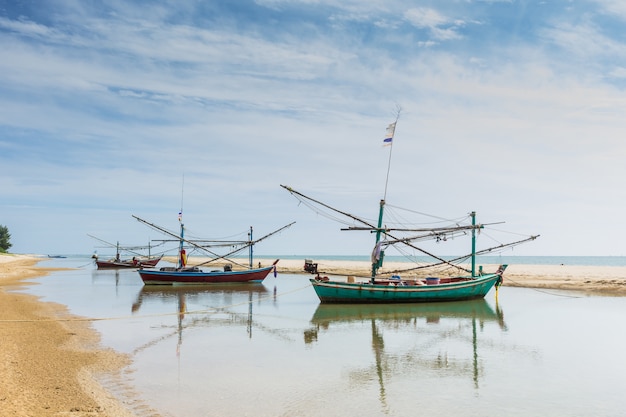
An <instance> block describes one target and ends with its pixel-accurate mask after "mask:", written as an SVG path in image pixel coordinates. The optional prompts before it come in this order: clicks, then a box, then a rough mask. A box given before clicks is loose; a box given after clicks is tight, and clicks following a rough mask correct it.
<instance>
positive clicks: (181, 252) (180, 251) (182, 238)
mask: <svg viewBox="0 0 626 417" xmlns="http://www.w3.org/2000/svg"><path fill="white" fill-rule="evenodd" d="M178 222H179V223H180V239H179V240H180V243H179V245H178V268H179V269H182V268H184V267H185V265H184V261H183V256H184V255H185V249H184V248H183V243H184V242H185V225H184V224H183V217H182V210H181V212H180V214H179V215H178Z"/></svg>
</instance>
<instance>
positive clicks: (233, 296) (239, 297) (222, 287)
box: [131, 283, 269, 353]
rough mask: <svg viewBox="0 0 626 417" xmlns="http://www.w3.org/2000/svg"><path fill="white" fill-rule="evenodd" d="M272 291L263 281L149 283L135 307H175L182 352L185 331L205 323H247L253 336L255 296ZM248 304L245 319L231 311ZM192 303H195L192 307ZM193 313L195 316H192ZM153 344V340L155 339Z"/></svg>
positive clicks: (137, 309) (136, 309)
mask: <svg viewBox="0 0 626 417" xmlns="http://www.w3.org/2000/svg"><path fill="white" fill-rule="evenodd" d="M268 293H269V291H268V290H267V288H265V286H263V284H261V283H245V284H211V285H183V286H170V285H162V286H161V285H145V286H143V287H141V290H140V291H139V293H137V296H136V298H135V301H134V302H133V304H132V306H131V311H132V313H133V314H136V313H138V312H139V311H140V309H142V308H147V307H146V305H147V304H151V303H152V304H155V305H158V311H163V304H166V305H170V304H171V306H172V310H173V312H174V314H176V315H177V318H178V321H177V328H176V334H177V336H178V345H177V353H180V346H181V345H182V340H183V339H182V336H183V330H184V329H185V328H190V327H196V326H199V325H203V324H209V323H210V324H219V323H220V322H221V321H223V322H224V323H225V324H226V325H232V324H233V323H240V322H244V323H245V325H246V329H247V332H248V337H249V338H252V324H253V321H252V306H253V304H254V302H253V301H254V296H256V298H257V299H260V298H262V297H264V296H265V295H267V294H268ZM242 304H247V306H248V311H247V314H246V315H245V318H243V317H242V316H243V315H242V314H241V313H234V312H230V308H232V307H233V306H240V305H242ZM188 306H192V307H191V309H190V308H189V307H188ZM166 310H167V308H166ZM190 316H193V317H190ZM151 343H152V342H151Z"/></svg>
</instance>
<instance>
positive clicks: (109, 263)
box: [92, 254, 163, 269]
mask: <svg viewBox="0 0 626 417" xmlns="http://www.w3.org/2000/svg"><path fill="white" fill-rule="evenodd" d="M92 257H93V258H94V260H95V263H96V266H97V267H98V269H123V268H154V267H155V266H157V264H158V263H159V261H160V260H161V258H163V255H160V256H158V257H156V258H144V257H136V256H134V257H133V258H132V259H120V258H119V256H116V257H115V259H108V260H106V261H101V260H98V255H95V254H94V255H93V256H92Z"/></svg>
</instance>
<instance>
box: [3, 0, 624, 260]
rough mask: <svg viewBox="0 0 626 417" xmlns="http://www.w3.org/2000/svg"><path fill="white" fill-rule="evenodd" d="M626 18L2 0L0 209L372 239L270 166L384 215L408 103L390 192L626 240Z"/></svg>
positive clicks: (267, 248)
mask: <svg viewBox="0 0 626 417" xmlns="http://www.w3.org/2000/svg"><path fill="white" fill-rule="evenodd" d="M624 24H626V3H624V2H622V1H618V0H596V1H584V0H582V1H551V2H548V1H495V0H494V1H470V0H463V1H413V2H406V1H394V0H384V1H383V0H381V1H375V0H374V1H367V2H363V1H351V0H343V1H331V0H317V1H315V0H301V1H298V0H258V1H232V0H227V1H195V0H194V1H191V0H189V1H187V0H177V1H156V0H155V1H152V0H151V1H134V2H124V1H113V0H112V1H102V0H101V1H90V0H81V1H78V0H49V1H41V2H39V1H20V2H16V1H0V49H1V50H2V59H0V72H1V73H2V77H0V108H1V111H0V166H1V167H2V175H0V186H1V189H2V193H1V194H0V224H2V225H5V226H7V227H8V228H9V231H10V233H11V235H12V239H11V241H12V243H13V247H12V248H11V250H12V251H13V252H16V253H41V254H57V253H65V254H74V253H86V254H88V253H91V252H93V250H94V249H97V248H98V246H100V244H99V242H97V241H95V240H94V239H92V238H90V237H89V236H87V235H88V234H92V235H95V236H98V237H99V238H101V239H104V240H106V241H110V242H115V241H120V242H121V243H122V244H142V243H147V242H148V241H149V240H151V239H160V238H163V236H162V235H160V234H158V233H156V232H154V231H152V230H151V229H149V228H147V227H146V226H145V225H142V224H140V223H139V222H137V221H136V220H134V219H133V218H132V217H131V215H132V214H134V215H137V216H139V217H141V218H144V219H146V220H149V221H152V222H154V223H156V224H159V225H161V226H164V227H166V228H168V229H171V230H176V229H177V227H178V221H177V215H178V211H179V210H180V207H181V203H182V206H183V212H184V220H185V224H186V226H187V227H188V228H189V233H190V235H193V236H198V237H205V238H225V237H232V236H235V235H238V236H241V235H244V236H245V233H246V232H247V230H248V228H249V227H250V226H253V227H254V230H255V236H256V237H260V236H262V235H264V234H266V233H270V232H272V231H273V230H276V229H278V228H279V227H282V226H283V225H285V224H287V223H290V222H292V221H296V224H295V225H294V226H292V227H291V228H290V229H288V230H286V231H284V232H282V233H281V234H280V235H278V236H275V237H273V238H272V239H269V240H267V241H265V242H263V243H262V244H260V245H259V246H258V247H256V249H255V251H256V253H257V254H285V255H288V254H295V255H318V254H347V255H351V254H368V253H369V252H370V251H371V247H372V240H371V237H370V236H367V235H366V236H364V235H363V234H358V233H356V232H347V233H346V232H340V231H339V228H340V227H341V226H340V225H337V224H336V223H333V222H331V221H329V220H328V219H326V218H324V217H322V216H319V215H318V214H316V213H314V212H313V211H311V210H309V209H307V208H306V207H304V206H302V205H298V201H297V200H296V199H294V198H293V197H292V196H290V195H289V193H287V192H286V191H285V190H283V189H282V188H281V187H280V186H279V184H287V185H290V186H292V187H294V188H295V189H297V190H299V191H301V192H304V193H305V194H310V195H311V196H313V197H315V198H318V199H320V200H323V201H325V202H327V203H329V204H332V205H334V206H336V207H339V208H341V209H343V210H345V211H349V212H351V213H354V214H357V215H361V216H363V217H367V218H370V219H372V218H375V217H376V215H377V209H378V201H379V199H380V198H382V196H383V192H384V188H385V176H386V172H387V161H388V156H389V148H388V147H382V139H383V136H384V134H385V128H386V127H387V125H388V124H389V123H391V122H393V120H394V118H395V112H396V107H397V106H398V105H399V106H400V107H401V108H402V112H401V115H400V120H399V121H398V125H397V130H396V135H395V138H394V145H393V151H392V166H391V170H390V177H389V186H388V191H387V201H388V203H389V204H393V205H396V206H399V207H407V208H411V209H413V210H417V211H419V212H423V213H430V214H434V215H437V216H441V217H443V218H458V217H460V216H464V215H466V214H467V213H468V212H470V211H472V210H475V211H477V212H478V218H479V221H484V222H496V221H505V222H506V223H505V224H504V225H501V227H500V226H499V228H500V229H506V230H507V231H512V232H513V233H515V234H513V235H512V239H503V240H502V241H507V240H517V239H518V235H517V234H520V235H531V234H541V238H540V239H538V240H537V241H534V242H532V243H529V244H526V245H523V246H520V247H517V248H516V249H515V250H514V251H512V252H509V253H506V254H509V255H626V251H625V250H624V249H623V241H622V236H623V235H624V232H626V223H625V222H624V221H623V216H624V215H623V212H624V207H625V206H626V188H625V187H624V186H623V179H624V178H626V164H624V155H626V141H625V140H624V138H623V137H622V136H623V134H624V132H625V128H626V121H624V117H623V115H624V114H625V110H626V109H625V107H626V96H625V95H624V89H625V86H626V38H625V37H624V32H623V27H624ZM183 178H184V180H183ZM183 183H184V186H183ZM498 239H499V238H497V239H496V240H498ZM498 241H500V240H498ZM455 244H456V243H455ZM436 250H437V251H438V252H439V253H443V254H458V253H460V252H464V251H463V250H461V249H459V248H457V247H454V246H450V247H444V246H437V248H436ZM100 251H103V250H102V249H100Z"/></svg>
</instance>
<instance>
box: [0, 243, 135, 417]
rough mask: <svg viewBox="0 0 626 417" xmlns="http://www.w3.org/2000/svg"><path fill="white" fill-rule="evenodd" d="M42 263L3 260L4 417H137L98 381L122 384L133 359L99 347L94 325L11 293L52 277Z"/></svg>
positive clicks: (0, 363)
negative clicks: (105, 378) (103, 376)
mask: <svg viewBox="0 0 626 417" xmlns="http://www.w3.org/2000/svg"><path fill="white" fill-rule="evenodd" d="M40 260H41V259H40V258H36V257H31V256H24V255H3V254H0V305H1V306H2V308H1V309H0V375H2V378H0V410H1V412H0V414H1V415H2V416H16V417H46V416H76V417H92V416H99V417H130V416H133V415H134V414H132V413H131V412H130V411H129V410H127V409H126V408H125V407H124V405H123V404H121V403H120V402H118V401H117V400H116V399H115V398H114V397H113V396H112V395H110V394H109V393H108V392H107V391H106V390H105V389H104V388H103V387H102V386H101V385H100V384H99V383H98V382H97V381H96V379H95V378H94V377H95V376H97V375H101V374H105V373H106V374H107V375H110V377H109V379H110V380H111V381H115V380H116V378H121V376H120V375H119V373H120V372H121V369H122V368H123V366H124V365H125V364H127V363H128V358H126V357H124V356H123V355H120V354H117V353H115V352H113V351H111V350H107V349H102V348H101V347H99V346H98V342H99V337H98V334H97V332H95V331H94V330H93V329H92V328H91V327H90V325H89V322H86V321H81V320H73V319H77V318H72V317H71V316H69V315H68V314H67V310H66V309H65V307H64V306H62V305H58V304H53V303H43V302H40V301H38V300H37V298H36V297H34V296H30V295H24V294H19V293H16V292H13V291H11V290H16V289H19V287H20V286H23V285H24V284H26V283H28V279H29V278H33V277H37V276H42V275H45V274H48V273H50V272H51V271H53V270H51V269H45V268H39V267H37V266H36V265H37V263H38V262H39V261H40ZM113 383H114V382H113Z"/></svg>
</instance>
